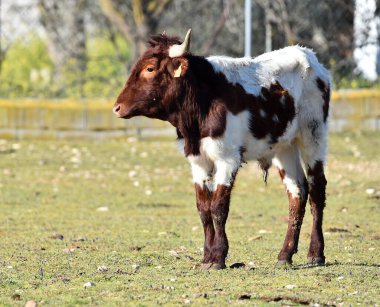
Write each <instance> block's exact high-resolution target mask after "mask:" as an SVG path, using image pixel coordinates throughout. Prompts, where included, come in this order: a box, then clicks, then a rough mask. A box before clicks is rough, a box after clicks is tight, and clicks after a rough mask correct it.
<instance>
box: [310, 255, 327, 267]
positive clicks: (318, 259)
mask: <svg viewBox="0 0 380 307" xmlns="http://www.w3.org/2000/svg"><path fill="white" fill-rule="evenodd" d="M325 260H326V259H325V256H322V257H312V256H311V257H310V256H309V257H307V263H308V264H312V265H324V264H325Z"/></svg>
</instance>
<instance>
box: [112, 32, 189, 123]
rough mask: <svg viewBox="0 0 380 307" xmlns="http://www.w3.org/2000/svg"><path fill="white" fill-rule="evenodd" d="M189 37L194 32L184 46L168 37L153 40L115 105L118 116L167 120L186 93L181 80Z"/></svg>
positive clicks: (185, 68) (185, 65)
mask: <svg viewBox="0 0 380 307" xmlns="http://www.w3.org/2000/svg"><path fill="white" fill-rule="evenodd" d="M190 34H191V30H189V31H188V32H187V34H186V37H185V40H184V41H183V42H182V43H181V41H180V40H179V39H178V38H173V37H168V36H166V35H165V34H161V35H156V36H152V37H151V39H150V40H149V41H148V44H149V48H148V49H147V51H145V53H144V54H143V55H142V56H141V57H140V58H139V59H138V60H137V62H136V63H135V65H134V66H133V68H132V71H131V74H130V77H129V79H128V81H127V83H126V84H125V86H124V88H123V90H122V91H121V93H120V94H119V97H118V98H117V100H116V102H115V104H114V107H113V112H114V113H115V115H116V116H118V117H121V118H131V117H134V116H138V115H142V116H147V117H151V118H158V119H162V120H167V119H168V116H169V114H170V113H171V112H172V111H174V109H175V108H176V107H178V103H177V104H176V102H177V101H178V99H180V98H181V96H182V95H183V93H184V90H183V82H181V79H182V78H183V76H184V75H185V74H186V72H187V70H188V60H187V58H186V56H185V55H186V53H187V52H188V50H189V47H190Z"/></svg>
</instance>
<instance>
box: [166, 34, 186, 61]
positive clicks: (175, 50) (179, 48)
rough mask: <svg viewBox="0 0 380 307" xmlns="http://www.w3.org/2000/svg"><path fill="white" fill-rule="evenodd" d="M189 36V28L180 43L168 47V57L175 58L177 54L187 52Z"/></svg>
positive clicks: (180, 54)
mask: <svg viewBox="0 0 380 307" xmlns="http://www.w3.org/2000/svg"><path fill="white" fill-rule="evenodd" d="M190 36H191V29H189V31H187V33H186V36H185V40H184V41H183V43H182V44H181V45H173V46H171V47H170V48H169V57H171V58H175V57H178V56H182V55H184V54H185V52H188V51H189V49H190Z"/></svg>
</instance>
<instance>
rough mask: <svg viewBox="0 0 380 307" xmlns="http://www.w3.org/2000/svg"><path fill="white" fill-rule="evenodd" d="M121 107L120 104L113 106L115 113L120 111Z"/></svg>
mask: <svg viewBox="0 0 380 307" xmlns="http://www.w3.org/2000/svg"><path fill="white" fill-rule="evenodd" d="M120 109H121V107H120V105H118V106H116V107H114V108H113V111H114V112H115V113H117V112H119V111H120Z"/></svg>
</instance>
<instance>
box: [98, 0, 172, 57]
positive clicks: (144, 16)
mask: <svg viewBox="0 0 380 307" xmlns="http://www.w3.org/2000/svg"><path fill="white" fill-rule="evenodd" d="M99 1H100V7H101V9H102V11H103V13H104V14H105V16H107V18H108V20H109V21H110V22H111V23H112V24H113V25H114V26H115V27H116V28H117V29H118V30H119V31H120V32H121V33H122V34H123V35H124V37H125V38H126V39H127V40H128V42H129V45H130V46H131V56H132V60H135V59H136V58H137V57H138V56H139V55H140V54H141V52H142V50H143V49H144V46H145V41H146V38H147V36H148V34H151V33H156V32H157V25H158V21H159V20H160V19H161V18H162V15H163V14H164V13H165V11H166V9H167V6H168V5H169V4H170V2H171V1H172V0H131V1H123V0H99Z"/></svg>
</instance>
